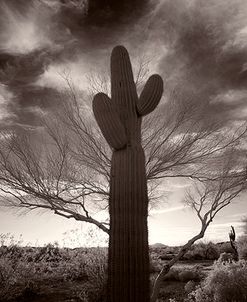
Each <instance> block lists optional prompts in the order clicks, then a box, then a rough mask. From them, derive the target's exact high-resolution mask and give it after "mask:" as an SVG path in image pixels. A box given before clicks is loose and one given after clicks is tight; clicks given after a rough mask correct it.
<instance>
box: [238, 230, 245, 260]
mask: <svg viewBox="0 0 247 302" xmlns="http://www.w3.org/2000/svg"><path fill="white" fill-rule="evenodd" d="M238 254H239V259H243V260H247V235H243V236H241V237H240V238H239V239H238Z"/></svg>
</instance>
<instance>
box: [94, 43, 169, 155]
mask: <svg viewBox="0 0 247 302" xmlns="http://www.w3.org/2000/svg"><path fill="white" fill-rule="evenodd" d="M162 93H163V81H162V78H161V77H160V76H159V75H157V74H155V75H152V76H151V77H150V78H149V79H148V81H147V83H146V85H145V87H144V89H143V91H142V93H141V95H140V97H139V98H138V95H137V91H136V85H135V82H134V77H133V72H132V67H131V63H130V58H129V54H128V52H127V50H126V49H125V48H124V47H123V46H116V47H115V48H114V49H113V51H112V55H111V99H110V98H109V97H108V96H107V95H106V94H104V93H98V94H97V95H96V96H95V97H94V100H93V111H94V115H95V118H96V120H97V123H98V125H99V127H100V129H101V131H102V133H103V135H104V137H105V139H106V141H107V142H108V144H109V145H110V146H111V147H112V148H113V149H115V150H118V149H122V148H124V147H125V146H126V145H127V144H131V143H136V142H140V133H137V132H138V131H137V130H140V125H133V122H134V121H135V122H136V120H137V118H138V117H139V116H144V115H146V114H148V113H150V112H151V111H153V110H154V108H155V107H156V106H157V105H158V103H159V101H160V98H161V96H162ZM136 127H137V128H136Z"/></svg>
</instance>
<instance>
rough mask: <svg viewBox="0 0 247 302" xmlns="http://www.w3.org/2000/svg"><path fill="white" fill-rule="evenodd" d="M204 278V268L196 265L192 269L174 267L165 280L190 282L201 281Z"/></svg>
mask: <svg viewBox="0 0 247 302" xmlns="http://www.w3.org/2000/svg"><path fill="white" fill-rule="evenodd" d="M203 277H204V273H203V272H202V268H201V267H200V266H197V265H196V266H194V267H192V268H186V267H184V268H181V267H180V268H175V267H174V268H173V267H172V268H171V269H170V271H169V272H168V273H167V274H166V276H165V277H164V280H169V281H181V282H188V281H190V280H193V281H199V280H201V279H202V278H203Z"/></svg>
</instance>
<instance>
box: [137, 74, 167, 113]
mask: <svg viewBox="0 0 247 302" xmlns="http://www.w3.org/2000/svg"><path fill="white" fill-rule="evenodd" d="M162 93H163V80H162V78H161V77H160V76H159V75H158V74H154V75H152V76H151V77H150V78H149V79H148V81H147V83H146V85H145V87H144V88H143V91H142V93H141V95H140V98H139V100H138V101H137V104H136V107H137V112H138V114H139V115H141V116H143V115H147V114H148V113H150V112H152V111H153V110H154V109H155V108H156V107H157V105H158V104H159V101H160V99H161V97H162Z"/></svg>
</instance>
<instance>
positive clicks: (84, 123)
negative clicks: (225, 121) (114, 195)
mask: <svg viewBox="0 0 247 302" xmlns="http://www.w3.org/2000/svg"><path fill="white" fill-rule="evenodd" d="M143 64H144V63H142V65H140V68H139V69H138V70H137V76H136V77H137V78H138V83H140V85H141V82H142V80H143V78H144V77H145V76H146V73H147V70H148V69H145V70H144V71H142V69H143V68H147V67H143ZM144 66H146V65H145V64H144ZM63 78H64V80H65V82H66V84H67V90H66V91H65V92H61V106H60V107H59V108H58V109H57V111H56V112H50V113H43V114H42V115H41V117H40V118H41V125H42V126H40V127H38V128H36V129H19V130H18V131H17V130H16V131H8V132H2V133H1V146H0V191H1V192H2V193H1V196H0V200H1V203H2V204H3V205H4V206H10V207H13V208H16V209H18V208H19V209H26V210H34V209H44V210H51V211H53V212H54V213H55V214H57V215H60V216H64V217H66V218H74V219H76V220H79V221H84V222H89V223H92V224H95V225H97V226H98V227H99V228H100V229H101V230H103V231H104V232H107V233H108V227H107V224H105V222H101V221H98V220H96V219H94V218H93V216H94V214H95V212H98V211H100V210H104V209H107V206H108V204H107V200H108V196H109V175H110V158H111V153H112V150H111V149H110V147H109V146H108V145H107V144H106V142H105V140H104V138H103V136H102V134H101V133H100V131H99V128H98V126H97V125H96V123H95V122H94V119H93V118H92V110H91V99H90V95H89V96H88V95H86V96H85V95H81V94H80V92H78V91H77V90H76V89H75V87H74V86H73V83H72V81H71V80H70V79H69V77H68V75H63ZM103 81H106V80H105V79H104V80H103ZM96 86H97V85H96ZM101 88H102V85H100V86H99V87H98V88H97V89H101ZM94 89H96V88H94ZM174 94H175V92H173V93H170V95H166V96H165V97H164V99H163V102H162V103H161V105H160V108H159V110H158V112H159V113H158V114H153V115H151V116H150V117H147V118H145V119H144V125H143V137H142V140H143V147H144V151H145V155H146V173H147V180H148V186H149V196H150V197H152V201H153V202H154V203H155V202H160V198H158V197H159V196H158V195H157V193H156V192H157V186H159V185H162V182H163V180H165V179H167V178H173V177H184V178H193V179H198V180H206V179H208V177H209V175H212V173H211V174H210V173H209V172H210V170H211V168H210V167H211V166H212V163H213V162H217V161H218V159H219V158H220V157H221V156H222V154H223V153H224V152H225V151H226V150H227V149H229V148H231V147H235V146H237V145H238V144H239V143H240V142H241V141H242V139H243V138H244V136H245V134H246V127H245V125H241V126H238V127H235V128H232V129H230V128H228V127H225V128H224V127H222V125H221V124H220V123H219V122H218V121H215V120H212V119H211V120H210V119H209V121H208V123H207V124H205V123H204V122H202V121H204V120H205V118H203V116H204V115H205V111H206V108H205V107H203V106H195V104H194V102H193V96H191V99H186V100H183V99H182V92H181V93H180V95H181V97H180V99H181V101H179V102H178V101H177V100H178V99H179V95H178V94H179V93H178V92H177V91H176V102H175V101H174V100H173V99H174ZM210 177H212V176H210ZM213 177H214V178H215V176H213Z"/></svg>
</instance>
